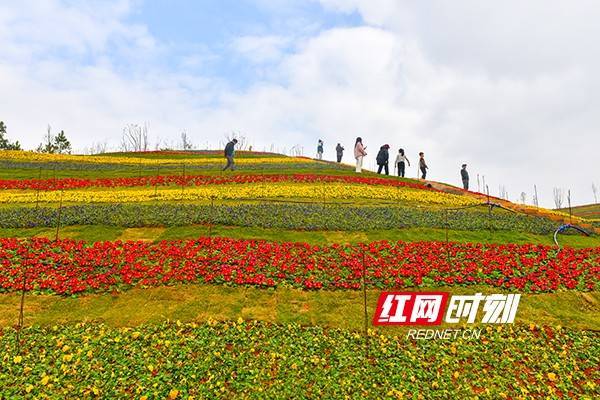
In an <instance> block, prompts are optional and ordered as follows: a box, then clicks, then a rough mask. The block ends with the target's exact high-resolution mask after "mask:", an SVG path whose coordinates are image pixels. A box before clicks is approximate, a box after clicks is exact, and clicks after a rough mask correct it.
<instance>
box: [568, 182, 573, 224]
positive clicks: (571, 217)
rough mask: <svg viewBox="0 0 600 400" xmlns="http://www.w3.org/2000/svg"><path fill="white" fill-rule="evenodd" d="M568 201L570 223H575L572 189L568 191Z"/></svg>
mask: <svg viewBox="0 0 600 400" xmlns="http://www.w3.org/2000/svg"><path fill="white" fill-rule="evenodd" d="M567 201H568V202H569V224H572V223H573V211H572V210H571V189H569V191H568V192H567Z"/></svg>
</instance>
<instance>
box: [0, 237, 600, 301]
mask: <svg viewBox="0 0 600 400" xmlns="http://www.w3.org/2000/svg"><path fill="white" fill-rule="evenodd" d="M363 271H364V272H366V275H365V281H366V283H367V285H368V286H369V287H379V288H394V287H398V288H400V287H419V286H438V285H474V284H479V285H489V286H493V287H505V288H511V289H515V290H518V291H531V292H539V291H556V290H562V289H577V290H597V289H598V288H599V286H600V285H599V283H598V282H599V277H600V248H588V249H572V248H565V249H563V250H562V251H560V252H559V253H558V254H557V252H556V250H555V249H553V248H551V247H548V246H542V245H531V244H524V245H516V244H508V245H496V244H470V243H467V244H464V243H449V244H446V243H444V242H416V243H406V242H388V241H380V242H373V243H369V244H358V245H338V244H334V245H331V246H323V247H320V246H312V245H309V244H306V243H279V242H268V241H263V240H241V239H228V238H199V239H194V240H177V241H162V242H159V243H147V242H141V241H126V242H122V241H115V242H96V243H86V242H83V241H75V240H71V239H64V240H60V241H51V240H49V239H45V238H32V239H15V238H5V239H0V290H3V291H13V290H20V289H21V288H22V285H23V282H24V281H26V286H25V287H26V290H34V291H42V292H50V293H57V294H72V293H79V292H86V291H94V292H103V291H112V290H122V289H126V288H128V287H131V286H136V285H137V286H157V285H165V284H175V283H179V282H191V283H210V284H237V285H258V286H277V285H282V284H283V285H291V286H295V287H300V288H304V289H321V288H327V289H358V288H360V287H361V282H362V277H363Z"/></svg>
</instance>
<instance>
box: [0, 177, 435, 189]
mask: <svg viewBox="0 0 600 400" xmlns="http://www.w3.org/2000/svg"><path fill="white" fill-rule="evenodd" d="M272 182H297V183H313V182H344V183H360V184H366V185H385V186H401V187H410V188H416V189H429V190H435V189H431V188H428V187H427V186H425V185H423V184H421V183H412V182H406V181H400V180H396V179H385V178H376V177H361V176H340V175H315V174H293V175H231V176H209V175H187V176H182V175H159V176H142V177H128V178H94V179H87V178H60V179H0V189H34V190H37V189H39V190H61V189H77V188H88V187H134V186H155V185H158V186H166V185H177V186H181V185H185V186H200V185H218V184H227V183H272Z"/></svg>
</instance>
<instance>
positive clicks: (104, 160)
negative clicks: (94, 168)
mask: <svg viewBox="0 0 600 400" xmlns="http://www.w3.org/2000/svg"><path fill="white" fill-rule="evenodd" d="M0 159H2V160H6V161H21V162H23V161H25V162H80V163H90V164H131V165H140V164H141V165H151V166H156V165H181V164H186V165H206V164H224V163H225V159H224V158H222V157H190V158H143V157H112V156H83V155H72V154H47V153H34V152H30V151H16V150H3V151H2V152H0ZM235 162H236V164H288V163H313V162H314V161H313V160H311V159H308V158H299V157H284V156H281V157H251V158H236V159H235Z"/></svg>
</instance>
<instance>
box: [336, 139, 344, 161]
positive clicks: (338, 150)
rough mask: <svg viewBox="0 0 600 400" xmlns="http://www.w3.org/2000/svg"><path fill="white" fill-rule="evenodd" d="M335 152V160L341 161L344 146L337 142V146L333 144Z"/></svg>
mask: <svg viewBox="0 0 600 400" xmlns="http://www.w3.org/2000/svg"><path fill="white" fill-rule="evenodd" d="M335 153H336V154H337V162H339V163H340V162H342V156H343V155H344V148H343V147H342V145H341V144H339V143H338V144H337V146H335Z"/></svg>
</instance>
